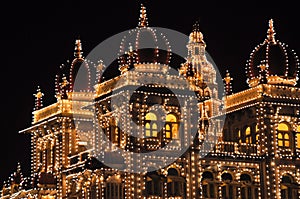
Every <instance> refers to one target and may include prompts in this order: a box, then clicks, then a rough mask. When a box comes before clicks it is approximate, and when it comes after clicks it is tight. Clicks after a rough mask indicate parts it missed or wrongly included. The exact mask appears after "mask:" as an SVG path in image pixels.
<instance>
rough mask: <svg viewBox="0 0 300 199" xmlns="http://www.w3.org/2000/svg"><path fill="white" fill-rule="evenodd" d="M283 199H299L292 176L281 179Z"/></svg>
mask: <svg viewBox="0 0 300 199" xmlns="http://www.w3.org/2000/svg"><path fill="white" fill-rule="evenodd" d="M280 186H281V191H280V192H281V199H294V198H295V199H296V198H299V195H298V193H297V192H298V191H297V189H298V188H299V187H298V186H296V185H295V183H294V179H293V177H292V176H290V175H288V174H285V175H283V176H282V178H281V185H280Z"/></svg>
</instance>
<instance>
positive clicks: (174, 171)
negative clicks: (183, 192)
mask: <svg viewBox="0 0 300 199" xmlns="http://www.w3.org/2000/svg"><path fill="white" fill-rule="evenodd" d="M168 176H179V172H178V170H177V169H175V168H169V169H168Z"/></svg>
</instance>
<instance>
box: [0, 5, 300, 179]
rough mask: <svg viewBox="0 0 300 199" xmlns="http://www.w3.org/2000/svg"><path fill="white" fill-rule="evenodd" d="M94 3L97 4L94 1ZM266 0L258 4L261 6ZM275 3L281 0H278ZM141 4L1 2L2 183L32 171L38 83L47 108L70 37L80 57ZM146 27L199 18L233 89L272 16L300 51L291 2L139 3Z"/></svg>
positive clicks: (131, 20)
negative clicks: (77, 44) (28, 132)
mask: <svg viewBox="0 0 300 199" xmlns="http://www.w3.org/2000/svg"><path fill="white" fill-rule="evenodd" d="M95 2H96V1H95ZM262 2H263V3H262ZM277 2H280V3H277ZM140 3H141V1H134V0H124V1H113V0H110V1H97V3H96V4H95V3H94V2H92V1H81V2H80V1H61V2H60V3H54V1H39V3H38V4H37V3H33V2H31V1H20V2H16V1H9V2H6V4H4V5H1V12H0V16H1V38H0V39H1V42H0V45H1V47H0V49H1V54H0V55H1V59H2V60H1V70H2V78H1V85H2V92H1V97H2V118H3V119H2V120H1V127H2V130H1V134H2V137H1V139H0V140H1V141H0V142H1V144H0V147H1V148H0V149H1V150H0V153H1V161H0V184H2V182H3V181H4V180H7V179H8V177H9V175H10V173H12V172H13V171H14V170H15V168H16V167H17V162H18V161H19V162H20V163H21V166H22V169H23V173H24V175H29V165H30V139H29V135H24V134H19V133H18V131H20V130H22V129H24V128H27V127H29V126H30V124H31V121H32V115H31V112H32V110H33V108H34V96H33V94H34V93H35V92H36V89H37V86H38V85H39V86H40V87H41V89H42V91H43V93H44V97H43V101H44V105H49V104H51V103H53V102H55V97H54V78H55V74H56V73H57V71H58V69H59V66H60V65H61V64H63V63H66V60H68V59H72V58H73V50H74V42H75V39H76V38H78V37H80V38H81V40H82V45H83V51H84V55H87V54H88V52H89V51H91V50H92V49H93V48H94V47H95V46H96V45H98V44H99V43H101V42H102V41H103V40H105V39H107V38H108V37H110V36H113V35H114V34H117V33H120V32H122V31H125V30H129V29H132V28H135V27H136V26H137V24H138V17H139V8H140ZM143 3H144V5H145V6H146V7H147V14H148V19H149V26H156V27H163V28H169V29H173V30H176V31H179V32H182V33H184V34H189V33H190V31H191V30H192V25H193V24H194V23H195V21H197V20H199V24H200V30H201V32H202V33H203V34H204V40H205V42H206V44H207V51H208V53H209V54H210V56H211V57H212V58H213V59H214V61H215V63H216V64H217V66H218V67H219V70H220V72H221V74H222V75H224V74H225V70H226V69H229V70H230V72H231V74H232V77H233V78H234V80H233V89H234V91H235V92H237V91H239V90H241V89H243V88H246V87H247V85H246V75H245V72H244V68H245V64H246V60H247V59H248V58H249V55H250V52H251V51H252V50H253V49H254V47H255V46H256V45H257V44H259V43H261V42H262V41H263V40H264V39H265V37H266V32H267V27H268V20H269V19H270V18H273V19H274V26H275V31H276V33H277V34H276V38H277V39H279V40H280V41H282V42H285V43H287V44H289V46H290V47H291V48H293V49H294V50H295V51H296V53H298V55H300V39H299V38H300V29H299V20H300V17H299V10H297V6H295V5H294V4H295V3H294V1H249V2H247V1H242V0H241V1H236V2H232V1H213V0H207V1H200V0H197V1H191V0H185V1H166V0H164V1H154V0H152V1H150V0H149V1H146V2H145V1H143Z"/></svg>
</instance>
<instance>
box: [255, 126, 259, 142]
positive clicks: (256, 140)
mask: <svg viewBox="0 0 300 199" xmlns="http://www.w3.org/2000/svg"><path fill="white" fill-rule="evenodd" d="M258 140H259V129H258V125H256V126H255V143H256V144H258Z"/></svg>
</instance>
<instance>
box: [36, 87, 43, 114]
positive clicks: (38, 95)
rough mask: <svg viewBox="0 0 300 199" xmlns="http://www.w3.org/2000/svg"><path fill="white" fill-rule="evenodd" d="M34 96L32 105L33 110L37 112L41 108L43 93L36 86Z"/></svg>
mask: <svg viewBox="0 0 300 199" xmlns="http://www.w3.org/2000/svg"><path fill="white" fill-rule="evenodd" d="M36 92H37V93H36V94H34V97H35V105H34V110H39V109H40V108H42V107H43V100H42V98H43V95H44V94H43V93H42V92H41V89H40V87H39V86H38V88H37V90H36Z"/></svg>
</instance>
